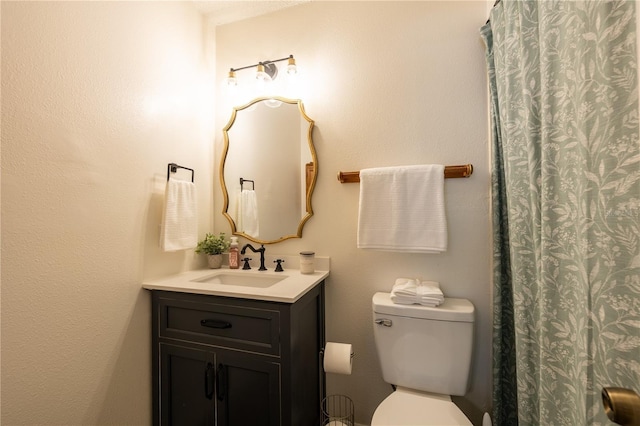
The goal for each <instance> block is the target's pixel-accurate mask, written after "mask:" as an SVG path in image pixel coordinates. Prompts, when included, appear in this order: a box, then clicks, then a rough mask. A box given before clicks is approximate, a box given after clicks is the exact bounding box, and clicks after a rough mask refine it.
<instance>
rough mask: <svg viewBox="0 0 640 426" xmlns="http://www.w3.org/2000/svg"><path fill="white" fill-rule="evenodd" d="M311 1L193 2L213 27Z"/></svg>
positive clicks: (241, 0) (237, 0)
mask: <svg viewBox="0 0 640 426" xmlns="http://www.w3.org/2000/svg"><path fill="white" fill-rule="evenodd" d="M309 1H311V0H297V1H290V0H262V1H245V0H235V1H193V4H194V6H195V7H196V8H197V9H198V10H199V11H200V12H202V14H204V15H205V16H206V17H207V18H208V20H209V22H211V23H213V24H214V25H223V24H228V23H230V22H236V21H241V20H243V19H247V18H252V17H254V16H259V15H265V14H267V13H271V12H274V11H276V10H279V9H284V8H286V7H291V6H297V5H299V4H302V3H307V2H309Z"/></svg>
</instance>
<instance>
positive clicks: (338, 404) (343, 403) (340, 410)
mask: <svg viewBox="0 0 640 426" xmlns="http://www.w3.org/2000/svg"><path fill="white" fill-rule="evenodd" d="M320 408H321V410H322V418H321V419H320V420H321V421H320V424H321V425H322V426H353V425H354V420H353V413H354V409H353V401H352V400H351V398H349V397H348V396H344V395H329V396H327V397H326V398H325V399H323V400H322V404H321V407H320Z"/></svg>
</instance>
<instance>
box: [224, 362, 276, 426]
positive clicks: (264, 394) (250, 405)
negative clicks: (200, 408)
mask: <svg viewBox="0 0 640 426" xmlns="http://www.w3.org/2000/svg"><path fill="white" fill-rule="evenodd" d="M216 358H217V361H218V364H217V367H216V400H217V408H218V423H217V425H218V426H238V425H251V426H277V425H280V424H281V423H280V409H281V408H280V399H281V398H280V364H279V363H278V362H277V361H275V360H272V359H268V358H267V357H263V356H256V355H249V354H243V353H239V352H233V351H218V352H217V353H216Z"/></svg>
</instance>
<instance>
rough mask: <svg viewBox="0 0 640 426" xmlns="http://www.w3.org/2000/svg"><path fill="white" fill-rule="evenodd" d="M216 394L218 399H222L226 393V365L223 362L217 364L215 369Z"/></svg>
mask: <svg viewBox="0 0 640 426" xmlns="http://www.w3.org/2000/svg"><path fill="white" fill-rule="evenodd" d="M216 394H218V401H224V398H225V397H226V395H227V366H226V365H224V364H218V368H217V370H216Z"/></svg>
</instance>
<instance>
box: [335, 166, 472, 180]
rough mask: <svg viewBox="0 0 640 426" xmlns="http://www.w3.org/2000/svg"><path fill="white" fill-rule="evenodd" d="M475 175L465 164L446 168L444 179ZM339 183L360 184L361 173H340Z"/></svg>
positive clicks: (470, 167)
mask: <svg viewBox="0 0 640 426" xmlns="http://www.w3.org/2000/svg"><path fill="white" fill-rule="evenodd" d="M472 173H473V165H472V164H463V165H461V166H445V167H444V177H445V178H446V179H452V178H465V177H469V176H471V174H472ZM338 181H340V183H355V182H360V172H338Z"/></svg>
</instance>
